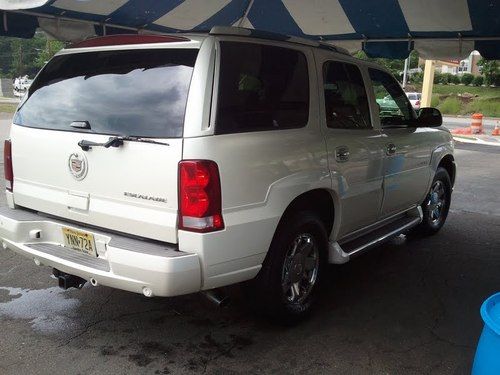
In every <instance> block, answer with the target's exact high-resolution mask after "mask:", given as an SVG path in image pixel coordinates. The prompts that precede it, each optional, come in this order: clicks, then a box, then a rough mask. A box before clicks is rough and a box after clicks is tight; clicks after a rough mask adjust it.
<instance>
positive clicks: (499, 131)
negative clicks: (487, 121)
mask: <svg viewBox="0 0 500 375" xmlns="http://www.w3.org/2000/svg"><path fill="white" fill-rule="evenodd" d="M498 122H500V121H497V125H495V129H493V131H492V132H491V135H496V136H499V135H500V128H499V127H498Z"/></svg>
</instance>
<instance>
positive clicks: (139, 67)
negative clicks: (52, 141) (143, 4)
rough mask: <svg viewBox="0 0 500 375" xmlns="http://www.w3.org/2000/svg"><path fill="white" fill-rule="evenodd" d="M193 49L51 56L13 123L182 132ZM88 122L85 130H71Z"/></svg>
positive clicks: (118, 132)
mask: <svg viewBox="0 0 500 375" xmlns="http://www.w3.org/2000/svg"><path fill="white" fill-rule="evenodd" d="M197 53H198V50H195V49H170V50H165V49H162V50H160V49H154V50H133V51H103V52H85V53H77V54H72V55H61V56H56V57H55V58H54V59H52V60H51V61H50V62H49V64H47V66H46V67H45V68H44V69H43V71H42V72H41V73H40V74H39V76H38V77H37V79H36V80H35V82H34V83H33V85H32V87H31V89H30V93H29V97H28V99H27V100H26V101H25V102H24V104H23V105H22V106H21V108H20V109H19V111H18V112H17V113H16V115H15V117H14V123H16V124H18V125H24V126H28V127H34V128H42V129H53V130H65V131H79V132H81V131H87V132H91V133H98V134H110V135H132V136H139V137H158V138H160V137H165V138H169V137H182V133H183V121H184V112H185V108H186V102H187V94H188V90H189V84H190V81H191V74H192V71H193V67H194V64H195V60H196V56H197ZM75 121H76V122H81V121H87V122H88V124H89V125H90V129H88V130H83V129H74V128H72V127H71V123H73V122H75Z"/></svg>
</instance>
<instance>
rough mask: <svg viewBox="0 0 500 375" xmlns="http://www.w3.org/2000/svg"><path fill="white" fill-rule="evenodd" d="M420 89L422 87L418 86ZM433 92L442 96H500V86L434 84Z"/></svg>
mask: <svg viewBox="0 0 500 375" xmlns="http://www.w3.org/2000/svg"><path fill="white" fill-rule="evenodd" d="M417 89H420V87H417ZM432 92H433V93H434V94H439V95H441V96H450V95H459V94H465V93H467V94H472V95H477V96H478V97H480V98H499V100H500V87H476V86H467V87H466V86H441V85H434V87H433V89H432Z"/></svg>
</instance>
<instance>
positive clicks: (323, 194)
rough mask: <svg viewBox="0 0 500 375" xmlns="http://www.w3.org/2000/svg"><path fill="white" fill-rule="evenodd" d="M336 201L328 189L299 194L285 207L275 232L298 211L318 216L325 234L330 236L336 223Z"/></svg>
mask: <svg viewBox="0 0 500 375" xmlns="http://www.w3.org/2000/svg"><path fill="white" fill-rule="evenodd" d="M337 202H338V200H337V197H336V194H335V192H333V191H332V190H329V189H324V188H318V189H312V190H309V191H306V192H303V193H301V194H300V195H298V196H297V197H295V198H294V199H293V200H292V201H291V202H290V203H289V204H288V206H287V207H286V209H285V211H284V212H283V215H281V218H280V220H279V223H278V226H277V228H276V231H278V230H279V228H280V227H281V226H282V225H285V223H286V220H287V218H288V217H290V216H291V215H293V214H294V213H296V212H299V211H305V210H307V211H312V212H315V213H317V214H318V216H319V218H320V219H321V221H322V222H323V223H324V225H325V229H326V233H327V235H328V236H330V234H331V232H332V231H333V230H334V224H335V223H337V222H338V220H337V216H336V215H337V214H338V213H339V212H340V210H339V209H338V203H337Z"/></svg>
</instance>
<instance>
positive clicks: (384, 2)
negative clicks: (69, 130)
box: [0, 0, 500, 59]
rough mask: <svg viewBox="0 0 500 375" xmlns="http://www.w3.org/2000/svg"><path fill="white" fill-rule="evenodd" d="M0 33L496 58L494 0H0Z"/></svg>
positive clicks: (499, 34) (498, 36) (498, 18)
mask: <svg viewBox="0 0 500 375" xmlns="http://www.w3.org/2000/svg"><path fill="white" fill-rule="evenodd" d="M0 11H3V16H1V17H0V35H6V36H16V37H23V38H30V37H32V36H33V35H34V32H35V30H36V29H37V28H41V29H43V30H44V31H46V32H47V33H48V34H50V35H52V36H53V37H55V38H57V39H62V40H67V41H77V40H82V39H86V38H88V37H92V36H96V35H104V34H106V35H109V34H117V33H131V32H132V33H138V32H139V33H143V32H158V33H176V32H186V31H187V32H207V31H209V30H210V29H211V28H212V27H213V26H231V25H234V26H242V27H247V28H255V29H259V30H264V31H268V32H275V33H280V34H286V35H291V36H297V37H303V38H308V39H313V40H323V41H327V42H331V43H332V44H335V45H339V46H340V47H344V48H346V49H348V50H349V51H351V52H352V51H355V50H360V49H363V50H364V51H365V52H366V53H367V54H368V55H369V56H372V57H389V58H399V59H401V58H406V57H407V56H408V54H409V52H410V51H411V50H413V49H416V50H417V51H418V52H419V53H420V56H421V57H423V58H426V59H444V58H461V57H465V56H467V55H468V54H469V53H470V52H471V51H472V50H478V51H479V52H480V53H481V55H482V56H484V57H485V58H491V59H499V58H500V0H308V1H304V0H107V1H103V0H0Z"/></svg>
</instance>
